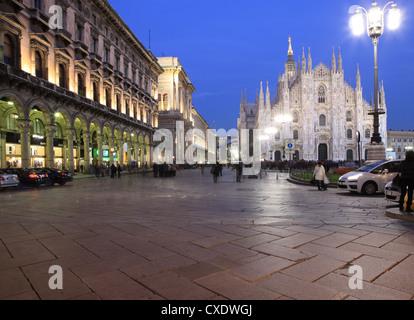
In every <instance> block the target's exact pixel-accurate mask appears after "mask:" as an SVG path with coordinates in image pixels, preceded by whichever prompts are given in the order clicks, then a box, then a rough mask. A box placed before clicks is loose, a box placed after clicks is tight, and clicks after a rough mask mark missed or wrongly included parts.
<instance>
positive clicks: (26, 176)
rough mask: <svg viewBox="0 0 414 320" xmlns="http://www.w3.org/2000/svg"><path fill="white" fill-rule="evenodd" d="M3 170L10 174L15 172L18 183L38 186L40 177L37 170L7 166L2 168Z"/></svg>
mask: <svg viewBox="0 0 414 320" xmlns="http://www.w3.org/2000/svg"><path fill="white" fill-rule="evenodd" d="M3 171H4V172H6V173H10V174H17V176H18V178H19V181H20V183H22V184H23V185H30V186H33V187H40V185H41V177H40V176H39V174H37V172H35V171H33V170H30V169H20V168H7V169H3Z"/></svg>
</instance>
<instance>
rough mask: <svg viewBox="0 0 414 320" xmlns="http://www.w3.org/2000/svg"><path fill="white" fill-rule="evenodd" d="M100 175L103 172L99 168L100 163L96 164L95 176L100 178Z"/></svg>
mask: <svg viewBox="0 0 414 320" xmlns="http://www.w3.org/2000/svg"><path fill="white" fill-rule="evenodd" d="M100 175H101V172H100V170H99V166H98V164H95V177H96V178H99V176H100Z"/></svg>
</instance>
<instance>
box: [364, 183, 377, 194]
mask: <svg viewBox="0 0 414 320" xmlns="http://www.w3.org/2000/svg"><path fill="white" fill-rule="evenodd" d="M362 192H363V193H365V194H367V195H370V196H372V195H374V194H375V192H377V185H376V184H375V183H374V182H367V183H365V184H364V185H363V186H362Z"/></svg>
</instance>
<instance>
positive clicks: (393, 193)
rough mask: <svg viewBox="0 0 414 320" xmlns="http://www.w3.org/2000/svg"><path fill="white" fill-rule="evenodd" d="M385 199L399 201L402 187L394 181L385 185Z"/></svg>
mask: <svg viewBox="0 0 414 320" xmlns="http://www.w3.org/2000/svg"><path fill="white" fill-rule="evenodd" d="M384 192H385V199H387V200H390V201H394V202H399V201H400V196H401V187H400V186H397V185H395V184H394V183H393V181H390V182H388V183H387V185H386V186H385V191H384Z"/></svg>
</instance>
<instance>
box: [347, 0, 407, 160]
mask: <svg viewBox="0 0 414 320" xmlns="http://www.w3.org/2000/svg"><path fill="white" fill-rule="evenodd" d="M389 5H391V8H387V7H388V6H389ZM396 6H397V4H396V3H395V2H394V1H390V2H388V3H387V4H386V5H385V6H384V7H383V8H382V9H381V8H380V7H377V2H376V1H374V2H373V3H372V8H371V9H369V10H368V11H367V10H366V9H365V8H363V7H360V6H358V7H357V8H356V9H355V11H354V14H353V16H352V17H351V18H350V21H349V24H350V27H351V29H352V31H353V33H354V34H355V35H362V33H364V17H366V31H367V34H368V36H369V37H371V38H372V43H373V45H374V111H373V112H371V113H369V114H370V115H373V116H374V133H373V135H372V138H371V145H372V144H381V142H382V139H381V135H380V133H379V126H380V124H379V116H380V115H381V114H384V113H385V112H384V111H383V110H379V106H378V105H379V96H378V55H377V52H378V51H377V48H378V41H379V37H380V36H381V35H382V34H383V32H384V16H385V13H386V12H387V11H388V28H389V29H391V30H395V29H397V28H398V27H399V25H400V20H401V14H400V9H398V8H396ZM384 153H385V149H384ZM372 160H374V159H372Z"/></svg>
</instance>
